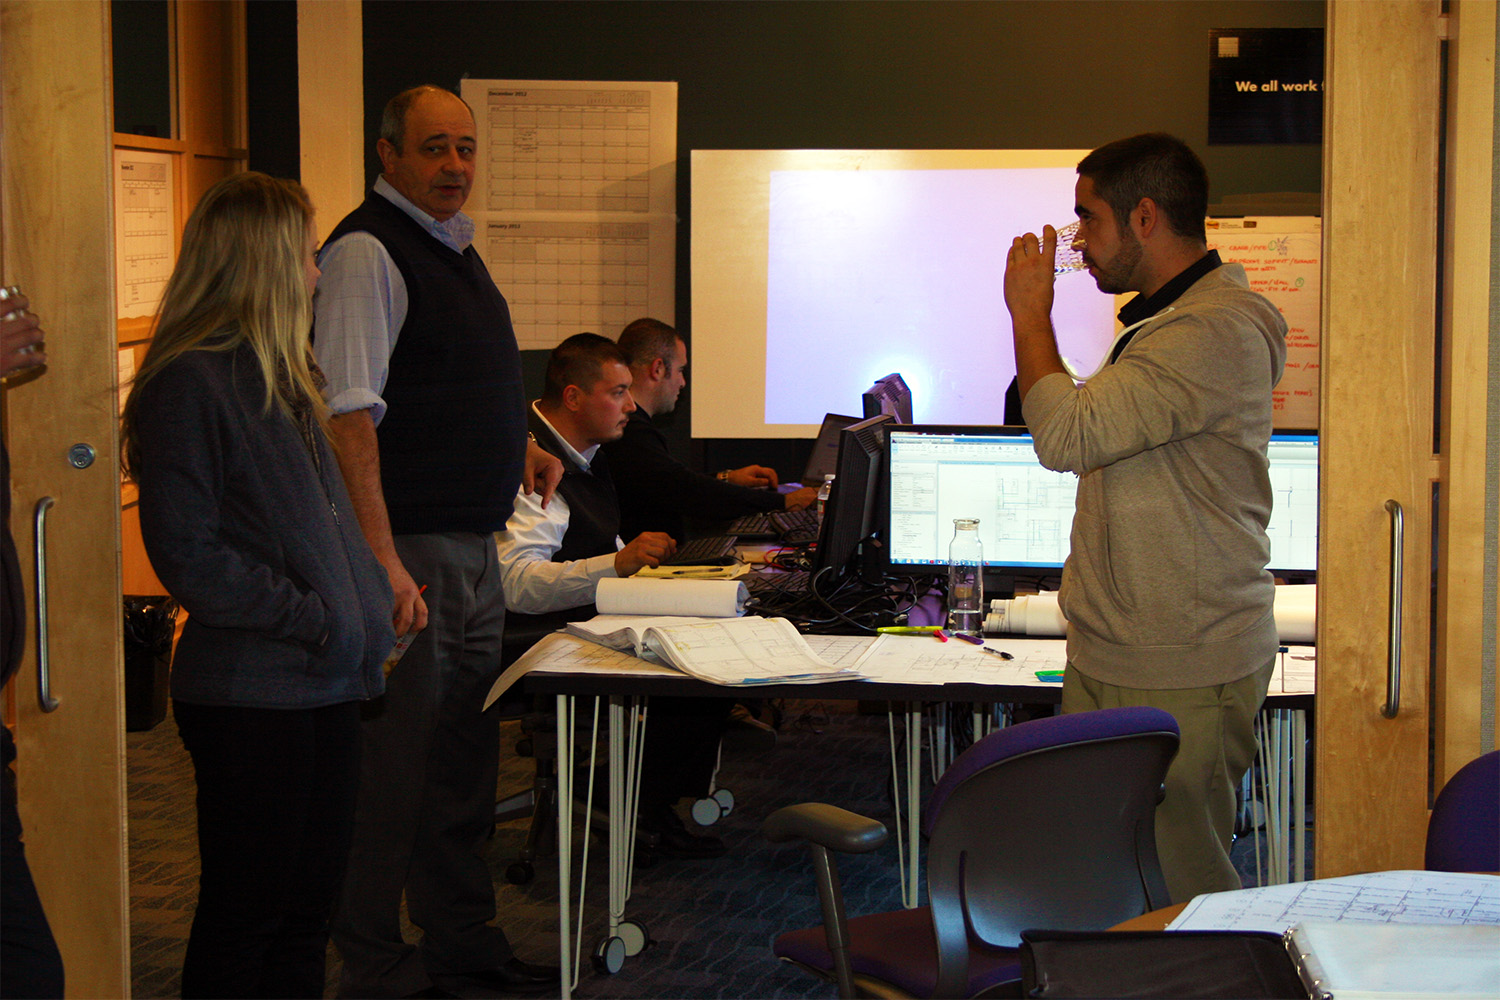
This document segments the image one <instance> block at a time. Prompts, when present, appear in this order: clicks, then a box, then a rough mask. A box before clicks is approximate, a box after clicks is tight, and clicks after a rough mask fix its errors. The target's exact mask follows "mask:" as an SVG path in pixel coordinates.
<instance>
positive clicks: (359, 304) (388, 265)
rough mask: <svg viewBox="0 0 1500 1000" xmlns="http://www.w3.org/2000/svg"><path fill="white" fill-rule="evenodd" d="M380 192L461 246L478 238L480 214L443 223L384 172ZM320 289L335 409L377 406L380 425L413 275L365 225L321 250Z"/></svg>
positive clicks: (325, 362)
mask: <svg viewBox="0 0 1500 1000" xmlns="http://www.w3.org/2000/svg"><path fill="white" fill-rule="evenodd" d="M374 193H375V194H377V195H380V196H381V197H382V198H384V199H386V200H387V201H389V202H390V203H391V204H393V205H395V206H396V207H397V208H399V209H401V210H402V211H403V212H405V213H406V214H407V215H409V216H411V217H412V218H413V219H415V220H416V222H417V223H418V225H420V226H421V227H422V228H423V229H425V230H427V232H429V233H431V234H432V236H433V237H434V238H435V239H437V240H438V241H439V242H440V243H442V244H443V245H444V246H446V247H448V248H449V249H450V250H452V251H453V252H454V253H460V254H461V253H463V252H464V250H465V249H466V248H467V247H468V246H469V244H471V243H473V242H474V220H472V219H470V218H469V217H468V216H467V215H464V214H463V213H462V212H459V213H457V214H455V215H454V216H453V217H452V218H449V219H447V220H445V221H443V222H439V221H437V220H436V219H434V218H433V217H432V216H430V215H428V214H427V213H426V212H424V211H422V210H421V209H420V208H418V207H417V206H416V205H413V204H412V203H411V202H410V201H409V200H407V199H406V198H405V197H404V196H403V195H402V194H401V193H400V192H399V191H397V190H396V189H395V188H393V187H391V185H390V184H389V182H387V181H386V179H385V178H384V177H381V178H379V179H377V180H376V181H375V188H374ZM318 269H319V270H320V271H322V272H323V274H322V276H321V277H320V278H318V290H317V292H316V294H314V296H313V316H314V318H315V327H314V329H315V330H316V331H317V333H316V338H315V345H314V346H315V349H316V352H317V355H318V367H320V368H322V369H323V374H324V375H325V376H327V378H328V387H327V388H326V389H325V390H324V395H325V396H326V397H327V398H328V408H329V409H330V410H331V411H332V412H333V413H335V414H340V413H352V412H354V411H355V410H370V411H371V412H370V416H371V418H372V419H373V420H374V422H375V424H376V425H377V426H379V424H380V420H381V418H382V417H384V416H385V400H384V399H382V398H381V395H380V394H381V393H382V392H383V391H384V390H385V379H386V375H387V374H388V373H389V371H390V364H391V353H392V352H393V351H395V349H396V338H397V337H398V336H400V334H401V327H402V325H403V324H404V323H405V322H406V309H407V304H408V303H407V295H406V279H405V278H403V277H401V269H400V268H398V267H397V266H396V262H395V261H394V260H392V259H391V255H390V251H388V250H386V248H385V244H383V243H381V242H380V241H379V240H378V239H376V238H375V237H374V236H373V235H371V234H370V233H367V232H364V231H357V232H352V233H346V234H345V235H343V236H341V237H339V238H338V239H336V240H334V241H333V242H332V243H329V244H326V245H325V246H324V247H323V249H322V250H321V251H320V252H319V253H318Z"/></svg>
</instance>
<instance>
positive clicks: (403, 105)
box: [380, 83, 474, 153]
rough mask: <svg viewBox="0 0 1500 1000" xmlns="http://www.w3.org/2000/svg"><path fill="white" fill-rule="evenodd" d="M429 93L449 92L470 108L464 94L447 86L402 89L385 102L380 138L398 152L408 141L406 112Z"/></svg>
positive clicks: (428, 85)
mask: <svg viewBox="0 0 1500 1000" xmlns="http://www.w3.org/2000/svg"><path fill="white" fill-rule="evenodd" d="M428 94H447V95H448V96H450V97H457V98H458V99H459V100H460V101H463V102H464V107H466V108H469V102H468V101H464V99H463V97H462V96H460V95H458V94H455V93H454V92H453V91H451V90H449V89H448V88H447V87H439V86H438V85H437V84H435V83H424V84H421V85H419V86H416V87H408V88H407V89H406V90H403V91H401V93H399V94H397V95H396V96H395V97H393V98H391V99H390V100H389V101H386V102H385V110H384V111H382V112H381V113H380V138H382V139H384V140H385V141H386V142H388V143H390V144H391V145H392V146H393V147H395V150H396V152H397V153H400V152H401V146H402V144H404V143H405V142H406V113H407V112H408V111H410V110H411V106H412V105H413V104H415V103H417V101H418V100H419V99H420V98H423V97H426V96H427V95H428ZM469 117H470V118H472V117H474V109H473V108H469Z"/></svg>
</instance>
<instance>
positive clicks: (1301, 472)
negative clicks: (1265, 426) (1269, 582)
mask: <svg viewBox="0 0 1500 1000" xmlns="http://www.w3.org/2000/svg"><path fill="white" fill-rule="evenodd" d="M1266 458H1267V459H1269V461H1270V473H1271V496H1272V504H1271V522H1270V524H1268V525H1267V526H1266V534H1267V535H1269V536H1270V539H1271V565H1270V567H1269V568H1270V570H1271V572H1273V573H1275V574H1276V575H1278V576H1289V577H1310V576H1312V575H1313V574H1315V573H1316V572H1317V570H1318V432H1317V431H1295V430H1286V431H1277V432H1276V433H1274V434H1272V435H1271V443H1270V445H1269V446H1267V448H1266Z"/></svg>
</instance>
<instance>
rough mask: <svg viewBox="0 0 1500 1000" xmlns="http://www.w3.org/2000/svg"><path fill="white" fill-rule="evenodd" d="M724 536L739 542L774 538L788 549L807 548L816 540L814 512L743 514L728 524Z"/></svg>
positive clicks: (781, 511) (793, 511) (784, 511)
mask: <svg viewBox="0 0 1500 1000" xmlns="http://www.w3.org/2000/svg"><path fill="white" fill-rule="evenodd" d="M724 532H725V534H729V535H736V536H738V537H740V538H775V539H777V540H779V541H782V542H785V543H786V544H788V545H807V544H808V543H809V542H815V541H817V540H818V512H817V511H816V510H813V509H812V508H811V507H807V508H804V509H803V510H772V511H765V512H763V513H756V514H746V515H745V516H743V517H739V518H736V519H735V520H733V521H731V522H729V526H728V527H727V528H725V529H724Z"/></svg>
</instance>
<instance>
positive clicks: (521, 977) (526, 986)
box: [443, 958, 562, 996]
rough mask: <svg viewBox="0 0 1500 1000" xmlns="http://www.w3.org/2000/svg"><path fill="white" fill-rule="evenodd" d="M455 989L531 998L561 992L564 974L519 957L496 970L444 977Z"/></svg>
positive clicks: (555, 968)
mask: <svg viewBox="0 0 1500 1000" xmlns="http://www.w3.org/2000/svg"><path fill="white" fill-rule="evenodd" d="M443 978H444V979H445V980H449V981H451V982H452V984H453V985H455V986H467V987H473V988H475V989H480V990H487V991H493V992H497V993H516V994H522V995H528V996H529V995H532V994H537V993H555V992H560V991H561V990H562V973H561V972H560V971H559V970H558V967H557V966H555V965H532V964H531V963H530V962H523V961H521V960H520V959H519V958H513V959H511V960H510V961H509V962H506V963H505V964H504V965H502V966H500V967H499V968H496V969H484V970H482V971H480V972H463V973H458V974H455V975H452V976H445V977H443Z"/></svg>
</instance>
